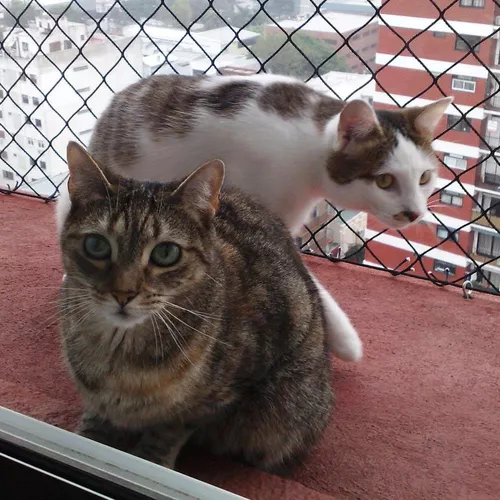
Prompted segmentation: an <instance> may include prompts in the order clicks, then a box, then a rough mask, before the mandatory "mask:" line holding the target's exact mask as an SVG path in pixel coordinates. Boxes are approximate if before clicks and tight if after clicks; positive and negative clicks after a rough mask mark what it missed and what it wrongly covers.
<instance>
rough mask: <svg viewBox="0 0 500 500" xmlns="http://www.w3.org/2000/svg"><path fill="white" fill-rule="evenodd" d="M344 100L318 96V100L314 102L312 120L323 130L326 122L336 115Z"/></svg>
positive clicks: (340, 109)
mask: <svg viewBox="0 0 500 500" xmlns="http://www.w3.org/2000/svg"><path fill="white" fill-rule="evenodd" d="M344 106H345V102H343V101H339V100H338V99H332V98H330V97H327V96H320V98H319V99H318V101H317V102H316V103H315V104H314V108H313V120H314V121H315V123H316V125H317V127H318V129H319V130H320V131H323V129H324V128H325V126H326V124H327V123H328V122H329V121H330V120H331V119H332V118H333V117H334V116H336V115H338V114H339V113H340V112H341V111H342V109H343V107H344Z"/></svg>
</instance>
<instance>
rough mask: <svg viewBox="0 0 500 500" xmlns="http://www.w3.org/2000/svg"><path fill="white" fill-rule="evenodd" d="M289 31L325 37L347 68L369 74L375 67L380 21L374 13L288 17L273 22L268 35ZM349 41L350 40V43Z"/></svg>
mask: <svg viewBox="0 0 500 500" xmlns="http://www.w3.org/2000/svg"><path fill="white" fill-rule="evenodd" d="M283 30H285V31H286V32H288V33H294V32H297V30H299V32H300V33H304V34H306V35H309V36H310V37H312V38H315V39H317V40H322V41H323V42H325V43H326V44H328V46H329V47H330V48H331V50H332V52H335V55H336V56H339V57H341V58H342V59H343V62H344V63H345V65H346V66H347V68H346V69H347V71H351V72H353V73H368V72H370V70H374V69H375V54H376V52H377V41H378V30H379V25H378V20H377V18H376V17H373V15H367V14H363V13H359V14H352V13H349V12H335V11H331V12H324V13H323V12H322V13H321V14H317V15H314V16H312V17H310V16H309V15H305V16H303V17H299V18H297V19H285V20H283V21H280V22H279V26H277V25H276V24H275V23H269V24H268V25H267V26H266V28H265V31H264V34H280V33H283ZM346 40H347V42H346Z"/></svg>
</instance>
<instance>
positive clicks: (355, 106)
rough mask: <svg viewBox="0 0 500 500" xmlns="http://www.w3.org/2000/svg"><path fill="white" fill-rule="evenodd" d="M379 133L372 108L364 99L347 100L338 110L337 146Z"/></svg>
mask: <svg viewBox="0 0 500 500" xmlns="http://www.w3.org/2000/svg"><path fill="white" fill-rule="evenodd" d="M379 133H381V127H380V124H379V121H378V119H377V115H376V114H375V111H374V109H373V108H372V107H371V106H370V105H369V104H368V103H367V102H365V101H362V100H361V99H355V100H353V101H349V102H348V103H347V104H346V105H345V106H344V109H343V110H342V111H341V112H340V116H339V125H338V148H339V149H340V150H342V149H344V148H345V147H346V146H347V145H348V144H351V143H356V142H358V143H359V142H363V141H364V140H367V139H369V138H372V137H374V135H378V134H379Z"/></svg>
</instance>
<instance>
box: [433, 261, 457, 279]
mask: <svg viewBox="0 0 500 500" xmlns="http://www.w3.org/2000/svg"><path fill="white" fill-rule="evenodd" d="M434 272H436V273H443V274H448V276H455V273H456V272H457V266H454V265H453V264H449V263H448V262H444V261H442V260H435V261H434Z"/></svg>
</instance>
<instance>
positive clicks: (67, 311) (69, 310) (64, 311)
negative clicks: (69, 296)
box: [40, 301, 90, 328]
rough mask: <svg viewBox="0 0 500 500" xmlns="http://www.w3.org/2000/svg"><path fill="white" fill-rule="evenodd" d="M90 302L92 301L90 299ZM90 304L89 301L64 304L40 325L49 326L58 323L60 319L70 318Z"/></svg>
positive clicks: (41, 326)
mask: <svg viewBox="0 0 500 500" xmlns="http://www.w3.org/2000/svg"><path fill="white" fill-rule="evenodd" d="M89 302H90V301H89ZM87 306H88V303H87V302H83V303H80V302H78V303H76V305H73V304H68V305H62V306H60V307H58V308H57V311H56V312H55V313H53V314H51V315H50V316H49V317H48V318H46V319H45V320H44V321H43V322H42V324H41V325H40V328H49V327H51V326H53V325H55V324H56V323H59V321H60V320H63V319H65V318H70V317H71V316H72V315H74V314H78V313H79V312H81V311H82V310H84V309H85V307H87Z"/></svg>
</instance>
